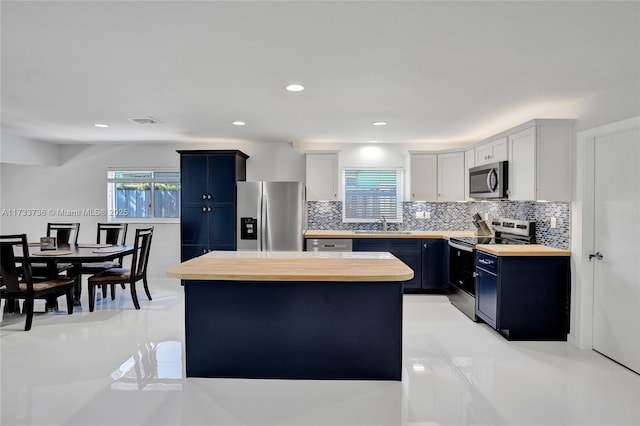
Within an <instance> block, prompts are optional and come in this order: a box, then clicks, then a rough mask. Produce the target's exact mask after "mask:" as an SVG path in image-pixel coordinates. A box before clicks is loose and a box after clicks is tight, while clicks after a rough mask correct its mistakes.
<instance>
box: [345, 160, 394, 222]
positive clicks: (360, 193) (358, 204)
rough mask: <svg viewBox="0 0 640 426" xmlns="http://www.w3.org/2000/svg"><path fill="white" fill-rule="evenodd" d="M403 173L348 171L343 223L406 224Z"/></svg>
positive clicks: (346, 173) (377, 170) (366, 170)
mask: <svg viewBox="0 0 640 426" xmlns="http://www.w3.org/2000/svg"><path fill="white" fill-rule="evenodd" d="M402 173H403V172H402V169H344V170H343V176H342V177H343V180H342V182H343V191H344V192H343V194H342V195H343V200H344V202H343V204H342V220H343V221H344V222H376V221H379V220H380V219H381V218H382V216H384V217H385V219H386V220H387V222H402V200H403V197H402V188H403V185H402Z"/></svg>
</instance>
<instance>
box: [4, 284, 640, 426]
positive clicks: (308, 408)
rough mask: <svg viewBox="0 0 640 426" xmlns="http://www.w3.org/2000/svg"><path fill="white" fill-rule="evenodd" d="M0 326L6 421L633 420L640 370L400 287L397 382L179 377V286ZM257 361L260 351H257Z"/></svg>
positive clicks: (636, 421)
mask: <svg viewBox="0 0 640 426" xmlns="http://www.w3.org/2000/svg"><path fill="white" fill-rule="evenodd" d="M151 287H152V294H153V296H154V300H153V301H152V302H149V301H147V300H146V299H145V297H144V295H141V299H140V300H141V305H142V309H141V310H140V311H135V310H134V309H133V305H132V304H131V301H130V298H129V295H128V293H127V292H125V291H122V290H119V292H118V295H117V299H116V300H115V301H110V300H106V301H101V300H98V301H97V307H96V311H95V312H93V313H89V312H88V309H87V308H86V306H87V302H86V292H85V294H84V295H83V296H84V298H85V299H83V305H82V307H76V309H75V312H74V314H73V315H71V316H67V315H66V314H65V313H64V309H65V306H64V301H63V299H60V302H61V306H60V308H61V309H62V310H63V311H61V312H51V313H48V314H44V313H43V314H39V315H37V316H36V318H35V319H34V324H33V328H32V330H31V331H30V332H24V331H22V328H23V327H24V317H22V316H17V315H14V314H5V316H4V319H3V322H2V324H1V326H0V336H1V338H0V344H1V356H2V357H1V358H0V363H1V374H2V376H1V377H0V383H1V390H2V393H1V406H0V410H1V411H2V414H1V421H0V423H1V424H2V425H3V426H8V425H39V426H40V425H82V426H90V425H298V426H304V425H367V426H368V425H421V426H426V425H640V376H639V375H637V374H635V373H632V372H631V371H629V370H627V369H625V368H623V367H621V366H619V365H617V364H616V363H614V362H612V361H610V360H608V359H606V358H604V357H603V356H601V355H598V354H597V353H595V352H593V351H581V350H578V349H576V348H574V347H572V346H570V345H568V344H566V343H558V342H554V343H552V342H507V341H506V340H504V339H503V338H502V337H500V336H499V335H497V334H496V333H495V332H493V331H492V330H490V329H489V328H488V327H487V326H486V325H483V324H475V323H472V322H471V321H470V320H468V319H467V318H466V317H465V316H464V315H463V314H462V313H460V312H459V311H457V310H456V309H455V308H454V307H452V306H451V305H450V304H449V303H448V301H447V299H446V298H445V297H443V296H421V295H412V296H405V299H404V301H405V306H404V313H405V327H404V372H403V380H402V382H349V381H302V380H301V381H286V380H218V379H187V378H185V377H184V365H183V363H182V360H183V350H184V332H183V309H184V306H183V297H182V296H183V293H182V291H181V287H180V286H179V284H178V282H177V281H175V280H169V279H167V280H152V282H151ZM255 356H256V357H259V356H260V354H259V353H257V354H255Z"/></svg>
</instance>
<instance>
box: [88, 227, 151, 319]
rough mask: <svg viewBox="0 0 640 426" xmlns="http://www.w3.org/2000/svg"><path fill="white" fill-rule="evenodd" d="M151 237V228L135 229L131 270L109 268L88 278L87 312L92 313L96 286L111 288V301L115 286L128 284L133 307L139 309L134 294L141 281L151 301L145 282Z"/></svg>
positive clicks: (135, 294) (136, 297)
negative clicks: (108, 286) (137, 284)
mask: <svg viewBox="0 0 640 426" xmlns="http://www.w3.org/2000/svg"><path fill="white" fill-rule="evenodd" d="M152 236H153V226H151V227H148V228H138V229H136V236H135V238H134V246H133V258H132V259H131V268H130V269H125V268H111V269H108V270H106V271H104V272H100V273H98V274H95V275H92V276H90V277H89V280H88V285H89V311H90V312H93V309H94V307H95V298H96V286H103V288H105V287H104V286H107V285H110V286H111V300H113V299H115V298H116V296H115V285H116V284H128V285H129V287H130V288H131V299H132V301H133V306H135V308H136V309H140V303H139V302H138V295H137V293H136V282H138V281H140V280H142V284H143V285H144V291H145V293H146V294H147V298H148V299H149V300H152V299H151V293H150V292H149V285H148V282H147V265H148V263H149V251H150V249H151V237H152Z"/></svg>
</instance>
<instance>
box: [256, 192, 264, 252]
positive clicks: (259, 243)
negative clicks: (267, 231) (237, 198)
mask: <svg viewBox="0 0 640 426" xmlns="http://www.w3.org/2000/svg"><path fill="white" fill-rule="evenodd" d="M256 206H258V208H257V210H258V211H257V213H256V217H257V218H258V223H257V224H256V226H257V229H256V234H257V236H258V241H256V244H257V248H256V249H257V250H258V251H262V230H263V229H264V222H263V221H262V196H261V195H258V199H257V201H256Z"/></svg>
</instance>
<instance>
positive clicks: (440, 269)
mask: <svg viewBox="0 0 640 426" xmlns="http://www.w3.org/2000/svg"><path fill="white" fill-rule="evenodd" d="M446 248H448V245H447V244H446V241H445V240H442V239H423V240H422V289H424V290H436V291H446V290H447V289H448V288H449V280H448V279H447V275H446V274H445V271H446V270H447V268H445V265H446V259H445V251H446V250H445V249H446Z"/></svg>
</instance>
